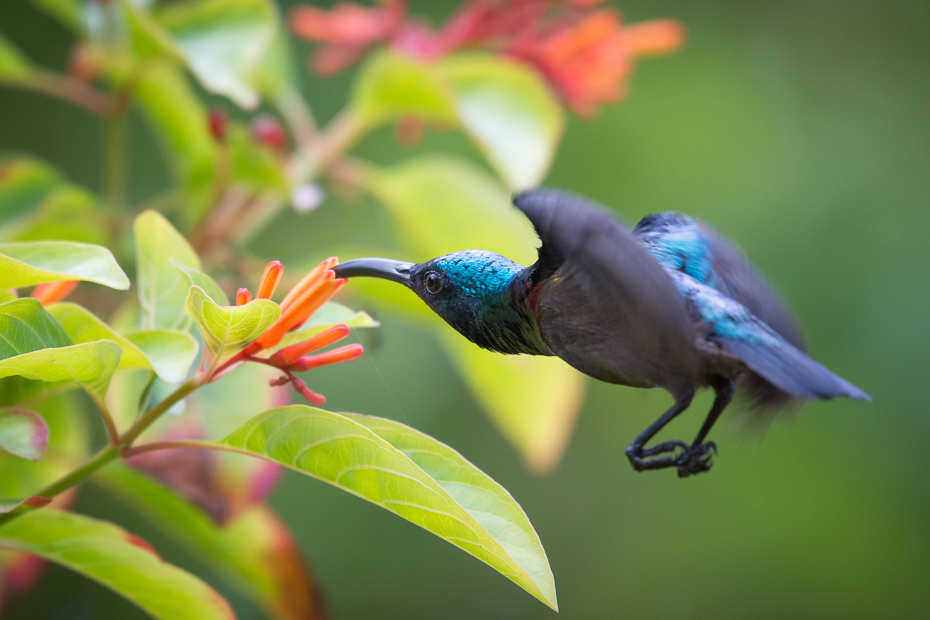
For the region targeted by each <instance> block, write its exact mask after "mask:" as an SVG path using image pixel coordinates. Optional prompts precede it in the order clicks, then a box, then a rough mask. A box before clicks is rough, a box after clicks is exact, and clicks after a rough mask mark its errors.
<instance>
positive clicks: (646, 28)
mask: <svg viewBox="0 0 930 620" xmlns="http://www.w3.org/2000/svg"><path fill="white" fill-rule="evenodd" d="M623 34H624V36H625V37H626V42H627V46H628V47H629V49H630V51H631V52H632V53H633V54H637V55H640V56H645V55H648V54H667V53H669V52H674V51H675V50H677V49H678V48H680V47H681V46H682V45H683V44H684V42H685V37H686V32H685V27H684V26H683V25H682V24H681V22H678V21H675V20H674V19H653V20H649V21H646V22H640V23H638V24H633V25H632V26H627V27H626V28H624V29H623Z"/></svg>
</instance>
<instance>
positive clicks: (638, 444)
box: [626, 389, 694, 471]
mask: <svg viewBox="0 0 930 620" xmlns="http://www.w3.org/2000/svg"><path fill="white" fill-rule="evenodd" d="M692 398H694V390H693V389H688V391H687V392H685V393H683V394H681V395H679V396H678V400H677V401H675V404H674V405H672V406H671V408H670V409H669V410H668V411H666V412H665V413H663V414H662V416H661V417H660V418H659V419H658V420H656V421H655V422H653V423H652V424H651V425H650V426H649V428H647V429H646V430H644V431H643V432H642V433H640V434H639V435H638V436H637V437H636V439H634V440H633V442H632V443H631V444H630V445H629V446H627V448H626V456H627V458H629V459H630V464H632V465H633V469H635V470H636V471H644V470H646V469H662V468H663V467H672V466H674V465H678V460H679V459H678V457H674V456H662V457H657V456H655V455H657V454H662V453H663V452H673V451H674V450H675V448H684V449H686V450H687V449H688V447H689V446H688V445H687V444H686V443H684V442H683V441H666V442H663V443H660V444H658V445H656V446H653V447H651V448H645V445H646V442H648V441H649V440H650V439H652V437H653V435H655V434H656V433H658V432H659V431H660V430H661V429H662V427H663V426H665V425H666V424H668V423H669V422H671V421H672V418H674V417H675V416H677V415H678V414H679V413H681V412H682V411H684V410H685V409H687V408H688V406H689V405H690V404H691V399H692ZM646 457H652V458H646Z"/></svg>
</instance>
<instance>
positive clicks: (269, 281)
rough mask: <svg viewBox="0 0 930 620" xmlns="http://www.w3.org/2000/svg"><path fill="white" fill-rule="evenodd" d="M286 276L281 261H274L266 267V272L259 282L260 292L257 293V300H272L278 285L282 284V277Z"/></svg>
mask: <svg viewBox="0 0 930 620" xmlns="http://www.w3.org/2000/svg"><path fill="white" fill-rule="evenodd" d="M282 275H284V265H282V264H281V263H280V262H279V261H276V260H273V261H271V262H270V263H268V264H267V265H265V271H264V272H262V278H261V280H259V281H258V291H256V293H255V298H256V299H271V296H272V295H274V292H275V290H276V289H277V288H278V283H279V282H281V276H282Z"/></svg>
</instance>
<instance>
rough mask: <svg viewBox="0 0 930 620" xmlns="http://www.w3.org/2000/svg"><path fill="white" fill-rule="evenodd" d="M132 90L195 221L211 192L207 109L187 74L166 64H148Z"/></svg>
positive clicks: (211, 147)
mask: <svg viewBox="0 0 930 620" xmlns="http://www.w3.org/2000/svg"><path fill="white" fill-rule="evenodd" d="M135 92H136V100H137V101H138V102H139V104H140V106H141V107H142V109H143V110H144V112H145V114H146V116H147V117H148V119H149V121H150V122H151V123H152V125H153V127H154V129H155V131H156V134H157V135H158V137H159V138H160V139H161V141H162V142H163V143H164V145H165V148H166V150H167V151H168V153H167V157H166V160H167V161H168V164H169V165H170V166H171V168H172V172H173V173H174V175H175V177H176V178H177V181H178V184H179V186H180V188H181V190H182V193H183V196H184V198H185V203H186V204H185V206H186V209H185V218H186V220H185V221H186V222H189V223H194V222H197V221H199V219H200V217H201V216H202V215H203V214H204V212H205V211H206V209H207V208H208V206H209V202H210V199H211V196H212V193H213V177H214V158H215V151H216V144H215V142H214V140H213V136H211V135H210V128H209V124H208V122H207V111H206V109H205V108H204V106H203V104H202V103H201V101H200V99H199V98H198V97H197V95H196V94H195V93H194V91H193V89H192V88H191V85H190V83H189V82H188V80H187V78H186V76H184V75H183V74H182V73H181V72H180V70H179V69H178V68H177V67H175V66H171V65H169V64H167V63H158V64H154V65H152V66H150V67H148V68H147V70H146V71H145V73H144V75H143V76H142V78H141V79H140V80H139V83H138V85H137V86H136V91H135Z"/></svg>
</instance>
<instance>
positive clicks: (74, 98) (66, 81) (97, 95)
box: [0, 71, 112, 116]
mask: <svg viewBox="0 0 930 620" xmlns="http://www.w3.org/2000/svg"><path fill="white" fill-rule="evenodd" d="M0 85H2V86H12V87H15V88H22V89H23V90H31V91H34V92H37V93H43V94H45V95H51V96H52V97H58V98H59V99H63V100H65V101H68V102H70V103H73V104H75V105H79V106H81V107H82V108H85V109H86V110H89V111H90V112H92V113H94V114H96V115H97V116H106V115H107V114H109V112H110V108H111V105H112V104H111V101H110V98H109V97H107V96H106V95H104V94H103V93H101V92H100V91H98V90H96V89H95V88H93V87H92V86H90V85H88V84H87V83H86V82H82V81H81V80H79V79H77V78H73V77H70V76H65V75H59V74H57V73H52V72H47V71H36V72H33V73H31V74H29V75H26V76H22V77H4V78H0Z"/></svg>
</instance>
